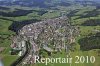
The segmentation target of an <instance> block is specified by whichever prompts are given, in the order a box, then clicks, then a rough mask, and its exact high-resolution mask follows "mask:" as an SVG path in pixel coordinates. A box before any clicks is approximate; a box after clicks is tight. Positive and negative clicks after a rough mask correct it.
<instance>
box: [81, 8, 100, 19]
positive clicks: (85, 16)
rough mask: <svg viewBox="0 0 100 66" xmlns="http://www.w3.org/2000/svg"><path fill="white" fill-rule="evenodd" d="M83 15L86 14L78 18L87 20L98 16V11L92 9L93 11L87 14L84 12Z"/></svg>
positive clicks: (99, 12)
mask: <svg viewBox="0 0 100 66" xmlns="http://www.w3.org/2000/svg"><path fill="white" fill-rule="evenodd" d="M84 13H87V14H85V15H80V17H79V18H88V17H95V16H98V15H99V14H100V11H98V9H94V10H93V11H87V12H84Z"/></svg>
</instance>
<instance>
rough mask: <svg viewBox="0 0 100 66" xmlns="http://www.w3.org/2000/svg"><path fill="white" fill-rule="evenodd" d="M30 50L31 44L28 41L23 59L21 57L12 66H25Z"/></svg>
mask: <svg viewBox="0 0 100 66" xmlns="http://www.w3.org/2000/svg"><path fill="white" fill-rule="evenodd" d="M30 50H31V47H30V43H29V42H28V41H27V42H26V51H25V53H24V54H23V55H22V56H21V57H19V58H18V59H17V60H16V61H15V62H13V63H12V64H11V66H23V61H24V60H25V59H26V58H27V57H28V56H29V54H30Z"/></svg>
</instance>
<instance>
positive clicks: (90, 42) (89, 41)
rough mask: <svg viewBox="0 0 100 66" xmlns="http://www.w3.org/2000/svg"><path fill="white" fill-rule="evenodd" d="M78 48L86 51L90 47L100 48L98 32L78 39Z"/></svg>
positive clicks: (90, 48) (99, 34)
mask: <svg viewBox="0 0 100 66" xmlns="http://www.w3.org/2000/svg"><path fill="white" fill-rule="evenodd" d="M78 42H79V44H80V48H81V50H83V51H88V50H92V49H100V32H98V33H96V34H95V35H91V36H87V37H84V38H82V39H80V40H79V41H78Z"/></svg>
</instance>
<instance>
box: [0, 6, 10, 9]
mask: <svg viewBox="0 0 100 66" xmlns="http://www.w3.org/2000/svg"><path fill="white" fill-rule="evenodd" d="M9 9H10V8H7V7H2V6H0V10H9Z"/></svg>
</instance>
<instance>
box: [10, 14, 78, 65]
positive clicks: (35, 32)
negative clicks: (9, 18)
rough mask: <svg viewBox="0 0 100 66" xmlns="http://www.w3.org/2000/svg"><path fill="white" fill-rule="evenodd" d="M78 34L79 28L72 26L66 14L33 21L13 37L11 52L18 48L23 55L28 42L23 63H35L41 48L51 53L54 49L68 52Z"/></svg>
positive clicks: (20, 54)
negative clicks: (35, 57)
mask: <svg viewBox="0 0 100 66" xmlns="http://www.w3.org/2000/svg"><path fill="white" fill-rule="evenodd" d="M77 35H78V28H77V27H74V26H71V25H70V22H69V20H68V19H67V17H66V16H63V17H59V18H55V19H47V20H44V21H41V22H37V23H32V24H29V25H26V26H24V27H23V28H22V29H20V30H19V32H18V35H16V36H14V37H13V38H12V44H11V47H12V52H11V53H12V54H14V51H15V50H17V51H19V53H18V55H19V56H23V55H24V54H25V53H26V51H27V47H26V46H27V45H26V44H28V45H29V46H28V51H27V52H28V54H27V56H26V57H25V60H24V61H23V64H27V63H34V56H35V55H39V50H40V49H44V50H46V51H47V52H50V54H51V53H52V52H54V51H56V52H57V51H62V49H65V51H66V52H67V53H68V51H69V47H70V44H71V43H73V42H75V37H76V36H77ZM15 53H16V52H15ZM39 56H40V55H39ZM41 56H42V55H41Z"/></svg>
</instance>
